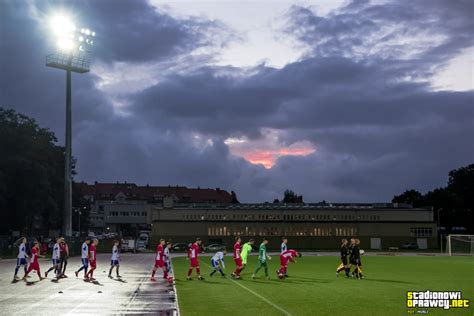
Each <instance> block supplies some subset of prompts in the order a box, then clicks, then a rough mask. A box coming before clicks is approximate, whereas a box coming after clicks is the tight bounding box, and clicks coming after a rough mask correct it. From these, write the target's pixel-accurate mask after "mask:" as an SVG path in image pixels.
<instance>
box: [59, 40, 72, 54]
mask: <svg viewBox="0 0 474 316" xmlns="http://www.w3.org/2000/svg"><path fill="white" fill-rule="evenodd" d="M56 45H57V46H58V48H59V49H61V50H63V51H70V50H72V49H73V48H74V41H73V40H71V39H68V38H60V39H58V41H57V42H56Z"/></svg>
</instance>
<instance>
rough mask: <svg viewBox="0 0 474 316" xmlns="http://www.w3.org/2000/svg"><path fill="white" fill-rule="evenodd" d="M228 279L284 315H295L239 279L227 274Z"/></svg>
mask: <svg viewBox="0 0 474 316" xmlns="http://www.w3.org/2000/svg"><path fill="white" fill-rule="evenodd" d="M204 264H205V265H206V266H208V267H209V268H211V269H212V267H211V266H210V265H209V264H207V263H204ZM226 279H228V280H230V281H232V282H234V283H235V284H237V285H238V286H240V287H241V288H243V289H244V290H246V291H248V292H250V293H252V294H253V295H255V296H256V297H258V298H259V299H261V300H262V301H264V302H265V303H267V304H268V305H270V306H272V307H273V308H275V309H277V310H279V311H280V312H282V313H283V314H284V315H287V316H293V315H292V314H291V313H290V312H288V311H287V310H285V309H283V308H281V307H280V306H278V305H276V304H275V303H273V302H272V301H270V300H268V299H267V298H265V297H263V296H262V295H260V294H258V293H257V292H255V291H253V290H251V289H249V288H248V287H246V286H245V285H243V284H240V283H239V282H237V281H235V280H233V279H231V278H229V277H227V276H226Z"/></svg>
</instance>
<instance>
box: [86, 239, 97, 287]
mask: <svg viewBox="0 0 474 316" xmlns="http://www.w3.org/2000/svg"><path fill="white" fill-rule="evenodd" d="M98 244H99V240H97V239H94V241H93V242H92V244H91V245H90V247H89V264H90V267H91V269H90V270H89V272H87V274H86V276H87V278H88V279H89V280H91V281H95V279H94V270H95V269H96V268H97V250H96V247H97V245H98Z"/></svg>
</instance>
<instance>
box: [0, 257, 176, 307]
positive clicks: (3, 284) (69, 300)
mask: <svg viewBox="0 0 474 316" xmlns="http://www.w3.org/2000/svg"><path fill="white" fill-rule="evenodd" d="M153 260H154V254H121V263H120V274H121V275H122V281H119V280H118V279H116V278H114V279H113V280H112V279H109V278H108V277H107V275H108V269H109V267H110V266H109V265H110V255H109V254H99V255H98V261H97V270H96V271H95V272H94V277H95V278H96V279H97V281H98V282H96V283H95V284H94V283H88V282H84V281H83V280H82V277H81V278H77V279H76V277H75V275H74V270H76V269H77V268H78V267H79V266H80V259H78V258H77V257H76V258H70V259H69V264H68V267H67V268H68V269H67V271H66V275H68V278H66V279H61V280H60V281H59V282H52V281H51V280H52V278H51V277H49V276H48V279H45V280H43V281H41V282H35V281H37V280H38V276H37V275H36V274H33V273H32V274H31V278H29V279H28V282H24V281H19V282H16V283H12V279H13V273H14V268H15V264H16V260H10V259H8V260H0V315H27V314H28V315H111V314H122V315H123V314H153V315H163V316H165V315H166V316H167V315H178V314H179V312H178V308H177V302H176V296H175V292H174V288H173V287H172V286H169V285H167V283H166V282H165V281H164V280H163V279H161V278H160V275H158V277H157V280H158V281H157V282H151V281H149V277H150V271H151V268H152V265H153V262H154V261H153ZM40 265H41V273H42V274H43V276H44V272H45V271H46V270H47V269H48V268H49V267H50V265H51V260H47V259H40ZM33 272H34V271H33ZM18 275H19V276H20V277H22V276H23V270H22V269H20V271H19V272H18ZM113 275H115V271H114V272H113Z"/></svg>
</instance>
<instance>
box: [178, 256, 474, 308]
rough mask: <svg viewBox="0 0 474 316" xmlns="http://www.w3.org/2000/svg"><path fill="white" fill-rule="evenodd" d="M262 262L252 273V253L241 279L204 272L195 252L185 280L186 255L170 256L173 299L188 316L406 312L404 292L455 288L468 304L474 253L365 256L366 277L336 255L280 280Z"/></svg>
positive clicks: (302, 262)
mask: <svg viewBox="0 0 474 316" xmlns="http://www.w3.org/2000/svg"><path fill="white" fill-rule="evenodd" d="M272 259H273V260H271V261H270V262H269V263H270V264H269V274H270V277H271V280H268V281H267V280H265V278H264V272H263V270H260V272H259V275H258V278H257V279H256V280H252V279H251V275H252V273H253V269H254V267H255V262H256V257H255V256H251V257H250V258H249V264H248V265H247V269H246V270H244V271H243V272H242V279H241V280H231V279H230V277H228V278H222V277H221V276H218V274H215V275H214V277H213V278H211V277H209V272H210V271H211V267H210V263H209V260H210V259H209V257H205V256H202V257H200V264H201V270H202V271H201V273H202V275H203V276H204V277H205V278H206V279H205V280H204V281H198V280H197V279H196V276H195V274H194V272H193V278H194V279H193V280H192V281H187V280H186V279H185V276H186V273H187V269H188V264H189V262H188V261H187V259H186V258H182V257H180V258H174V259H173V265H174V269H175V278H176V287H177V292H178V301H179V306H180V310H181V314H182V315H183V316H190V315H216V314H223V315H225V316H232V315H236V316H237V315H239V316H242V315H258V316H262V315H351V316H355V315H384V316H387V315H408V314H410V313H409V308H407V307H406V292H407V291H412V290H415V291H423V290H432V291H435V290H436V291H462V294H463V298H467V299H469V300H470V303H471V304H474V258H472V257H428V256H364V257H363V261H362V262H363V268H364V274H365V275H366V276H367V277H366V279H363V280H356V279H346V278H345V277H344V275H343V274H342V273H341V275H340V276H339V278H336V276H335V270H336V267H337V265H338V264H339V259H338V258H337V257H332V256H314V257H310V256H308V257H305V256H303V257H302V258H300V259H298V263H297V264H293V263H290V265H289V267H288V274H289V276H290V277H289V278H287V279H285V280H283V281H281V280H278V279H277V277H276V273H275V270H276V269H277V268H278V266H279V258H278V256H273V258H272ZM233 269H235V265H234V262H233V260H232V257H231V256H229V255H228V256H227V258H226V273H227V274H228V275H229V274H230V273H231V272H232V271H233ZM426 310H427V311H428V312H429V315H473V314H474V307H473V306H471V307H470V308H469V309H450V310H438V309H433V308H428V309H426Z"/></svg>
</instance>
